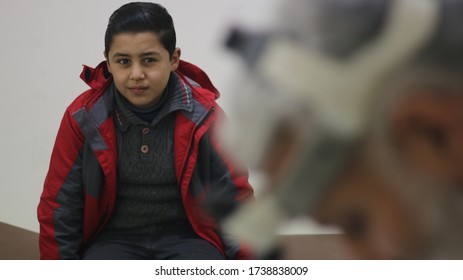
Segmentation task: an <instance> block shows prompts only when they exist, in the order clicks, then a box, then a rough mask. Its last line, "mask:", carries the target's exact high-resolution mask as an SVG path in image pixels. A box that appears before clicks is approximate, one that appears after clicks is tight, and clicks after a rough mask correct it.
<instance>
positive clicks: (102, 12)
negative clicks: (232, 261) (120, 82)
mask: <svg viewBox="0 0 463 280" xmlns="http://www.w3.org/2000/svg"><path fill="white" fill-rule="evenodd" d="M247 2H249V1H247V0H221V1H217V0H190V1H185V0H168V1H167V0H165V1H159V3H161V4H163V5H164V6H165V7H166V8H167V9H168V10H169V12H170V13H171V15H172V16H173V18H174V22H175V25H176V29H177V36H178V46H179V47H180V48H181V49H182V58H183V59H186V60H189V61H191V62H193V63H196V64H198V65H199V66H201V67H202V68H203V69H204V70H206V72H207V73H208V74H209V76H210V78H211V79H212V81H213V82H214V83H215V84H216V86H217V88H219V89H220V90H221V91H222V96H223V98H222V99H221V104H222V106H224V107H225V110H226V108H227V100H230V98H231V97H232V96H233V93H232V92H231V91H232V87H231V85H232V83H233V81H234V80H233V75H234V73H235V72H236V71H237V70H238V68H237V67H238V62H237V61H236V60H235V57H234V56H233V55H232V54H230V53H228V52H226V51H225V50H224V49H223V47H222V44H223V40H224V38H225V36H226V34H227V30H228V27H229V25H230V23H231V22H233V21H234V19H236V18H237V16H238V15H243V14H244V13H247V15H248V17H249V18H251V19H253V20H256V19H257V18H259V17H260V18H263V19H267V20H268V19H269V15H270V13H263V12H262V10H259V12H257V10H255V9H245V8H246V3H247ZM260 2H265V3H266V4H268V3H269V1H268V0H266V1H262V0H261V1H260ZM124 3H126V1H121V0H78V1H62V0H43V1H35V0H24V1H14V0H3V1H1V2H0V36H1V40H0V54H1V56H2V57H1V67H0V90H1V92H0V128H1V130H0V131H1V132H0V133H1V138H0V139H1V140H0V141H1V145H0V154H1V158H0V178H1V185H0V221H1V222H4V223H9V224H12V225H15V226H19V227H22V228H26V229H29V230H32V231H38V223H37V219H36V207H37V204H38V201H39V196H40V194H41V191H42V185H43V180H44V177H45V174H46V171H47V169H48V164H49V157H50V153H51V149H52V147H53V143H54V138H55V135H56V132H57V129H58V125H59V122H60V119H61V116H62V114H63V112H64V110H65V108H66V106H67V105H68V104H69V103H70V102H71V101H72V100H73V99H74V98H75V97H76V96H77V95H78V94H79V93H80V92H82V91H83V90H85V89H86V86H85V84H84V83H83V82H82V81H81V80H80V79H79V77H78V76H79V74H80V71H81V68H82V67H81V65H82V64H88V65H90V66H96V64H98V63H99V62H100V61H101V60H102V59H103V54H102V52H103V47H104V46H103V36H104V31H105V28H106V24H107V19H108V17H109V16H110V14H111V13H112V12H113V11H114V10H115V9H117V8H118V7H120V6H121V5H122V4H124ZM254 4H255V3H254ZM264 6H265V5H264ZM296 231H301V230H300V227H299V228H297V229H296ZM302 231H303V230H302Z"/></svg>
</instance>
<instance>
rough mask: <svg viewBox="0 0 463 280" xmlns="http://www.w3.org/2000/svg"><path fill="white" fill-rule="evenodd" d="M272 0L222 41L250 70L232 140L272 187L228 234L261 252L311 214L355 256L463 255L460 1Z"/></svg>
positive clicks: (236, 219)
mask: <svg viewBox="0 0 463 280" xmlns="http://www.w3.org/2000/svg"><path fill="white" fill-rule="evenodd" d="M281 4H282V7H281V18H280V19H276V23H277V24H275V26H274V27H272V28H271V29H269V30H263V31H259V32H256V30H252V31H246V29H245V27H239V28H237V29H236V30H235V31H234V32H233V34H232V35H231V38H230V40H229V42H228V46H229V47H230V48H231V49H233V50H235V51H236V52H237V53H239V54H240V55H241V56H242V57H244V58H245V62H246V68H247V71H246V72H245V77H244V78H243V79H242V84H243V85H244V88H243V91H242V92H243V94H242V95H243V96H241V97H240V98H242V99H240V100H241V101H239V100H238V103H237V104H236V105H237V106H236V108H235V109H236V110H237V111H236V117H237V118H238V120H239V118H241V121H238V122H237V124H236V125H237V128H236V129H240V130H241V131H242V132H241V133H236V132H233V133H231V134H232V135H246V136H247V137H242V139H235V140H234V141H231V144H230V145H231V146H232V149H234V150H235V151H236V154H237V156H239V157H240V158H241V159H242V160H243V161H244V162H246V163H247V164H250V165H251V166H253V167H254V168H257V169H260V170H263V171H264V172H265V173H266V174H267V178H268V187H267V188H266V191H265V193H264V194H263V195H262V197H261V198H260V199H258V200H257V202H255V203H250V204H248V205H246V206H245V207H243V208H241V209H240V211H238V213H236V214H235V215H234V216H233V217H231V218H230V219H229V220H228V221H227V222H226V228H227V229H228V230H229V231H230V232H232V233H234V234H238V235H239V236H240V237H241V239H242V240H245V241H246V242H248V244H250V245H251V246H253V248H254V249H255V250H256V251H257V252H258V253H260V254H261V255H263V256H265V254H266V253H268V252H270V251H271V249H272V248H273V246H274V245H275V243H276V240H275V239H276V238H275V235H274V232H275V230H276V229H277V228H278V226H279V225H280V224H281V222H283V221H285V220H287V219H290V218H292V217H295V216H299V215H306V214H309V215H310V216H312V217H314V218H315V219H316V220H317V221H319V222H320V223H322V224H327V225H335V226H338V227H339V228H340V229H342V230H343V232H344V233H345V235H344V236H345V239H346V242H347V243H348V245H349V248H351V252H352V253H353V255H352V256H353V258H362V259H377V258H381V259H395V258H399V259H404V258H413V259H428V258H430V259H442V258H444V259H455V258H457V259H460V258H463V29H462V26H463V1H460V0H442V1H433V0H395V1H392V0H351V1H346V0H318V1H317V0H313V1H309V0H307V1H302V0H295V1H282V3H281ZM243 30H244V31H243ZM248 107H250V109H251V110H249V109H248ZM243 133H244V134H243ZM244 138H246V141H244ZM240 140H242V141H243V142H240ZM233 147H235V148H233Z"/></svg>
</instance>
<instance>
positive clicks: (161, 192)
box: [107, 73, 191, 232]
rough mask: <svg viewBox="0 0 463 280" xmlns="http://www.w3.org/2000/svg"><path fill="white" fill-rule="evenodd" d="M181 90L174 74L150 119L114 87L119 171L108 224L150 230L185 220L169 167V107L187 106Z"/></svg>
mask: <svg viewBox="0 0 463 280" xmlns="http://www.w3.org/2000/svg"><path fill="white" fill-rule="evenodd" d="M187 90H190V89H187ZM184 91H185V87H184V85H183V83H181V82H180V81H179V78H178V77H177V75H176V74H174V73H173V74H172V75H171V78H170V81H169V84H168V87H167V89H166V92H164V94H165V98H162V100H161V102H162V104H160V105H161V106H160V108H159V109H158V112H157V114H156V116H155V117H154V119H153V121H152V122H151V123H150V124H149V123H147V122H145V121H143V120H141V119H140V118H138V117H137V116H136V115H135V114H134V112H132V111H131V110H130V109H129V108H128V107H127V105H126V102H128V101H127V100H124V97H123V96H122V95H120V93H119V92H117V90H116V89H115V88H114V94H115V100H116V110H115V120H116V121H115V123H116V124H115V125H116V134H117V146H118V162H117V167H118V169H117V171H118V174H117V192H116V205H115V209H114V213H113V215H112V217H111V219H110V221H109V222H108V225H107V228H108V229H128V230H133V231H137V232H144V231H149V232H152V231H153V230H156V229H157V228H161V227H162V225H163V224H167V223H172V222H178V221H186V219H187V218H186V213H185V210H184V208H183V203H182V198H181V194H180V188H179V186H178V183H177V180H176V176H175V167H174V125H175V113H174V112H175V111H177V110H189V107H190V105H191V104H186V103H185V102H184V100H185V94H184ZM189 94H191V92H190V93H189Z"/></svg>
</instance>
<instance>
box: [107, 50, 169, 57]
mask: <svg viewBox="0 0 463 280" xmlns="http://www.w3.org/2000/svg"><path fill="white" fill-rule="evenodd" d="M151 55H160V53H158V52H155V51H151V52H145V53H142V54H141V55H140V56H151ZM113 57H130V55H129V54H126V53H120V52H118V53H115V54H113Z"/></svg>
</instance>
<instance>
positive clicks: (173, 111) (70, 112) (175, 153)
mask: <svg viewBox="0 0 463 280" xmlns="http://www.w3.org/2000/svg"><path fill="white" fill-rule="evenodd" d="M104 54H105V57H106V61H105V62H102V63H101V64H100V65H98V66H97V67H96V68H95V69H92V68H90V67H84V70H83V72H82V75H81V78H82V79H83V80H84V81H85V82H86V83H87V84H88V85H89V86H90V87H91V89H89V90H88V91H86V92H84V93H83V94H81V95H80V96H79V97H77V98H76V100H75V101H74V102H73V103H72V104H71V105H70V106H69V107H68V108H67V110H66V113H65V115H64V117H63V120H62V122H61V126H60V129H59V131H58V135H57V139H56V143H55V147H54V149H53V153H52V156H51V162H50V168H49V172H48V174H47V177H46V180H45V184H44V190H43V193H42V196H41V200H40V204H39V206H38V218H39V222H40V253H41V258H42V259H81V258H84V259H224V258H232V259H234V258H248V257H249V256H250V255H249V254H248V253H246V252H245V251H244V250H243V249H242V248H239V246H237V244H233V243H230V242H229V241H228V240H227V238H226V237H224V236H223V234H222V233H221V230H220V228H219V227H218V226H217V224H216V221H215V220H214V218H213V217H211V213H207V211H206V208H205V207H206V204H207V201H208V200H210V198H211V197H215V196H218V195H220V197H221V198H225V199H226V201H227V205H229V206H230V207H231V208H232V207H233V206H234V205H235V204H238V203H239V201H241V200H245V199H248V198H250V197H252V188H251V186H250V185H249V183H248V181H247V173H246V171H244V170H240V169H239V168H237V167H235V166H234V165H233V163H232V162H230V161H229V160H228V159H227V158H226V157H225V154H224V153H223V152H222V151H221V149H220V145H219V143H217V142H216V139H215V129H216V122H217V121H218V120H219V119H220V118H221V116H222V114H223V112H222V110H221V108H220V107H219V106H218V105H217V104H216V102H215V99H216V98H218V97H219V93H218V91H217V90H216V89H215V87H214V86H213V85H212V83H211V82H210V80H209V78H208V77H207V75H206V74H205V73H204V72H203V71H202V70H201V69H199V68H198V67H196V66H194V65H192V64H190V63H187V62H184V61H181V60H180V54H181V52H180V49H179V48H176V35H175V29H174V26H173V21H172V18H171V17H170V15H169V14H168V12H167V10H166V9H165V8H164V7H162V6H160V5H158V4H153V3H143V2H136V3H129V4H126V5H123V6H122V7H120V8H119V9H118V10H116V11H115V12H114V13H113V14H112V15H111V17H110V19H109V23H108V27H107V29H106V34H105V51H104Z"/></svg>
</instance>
